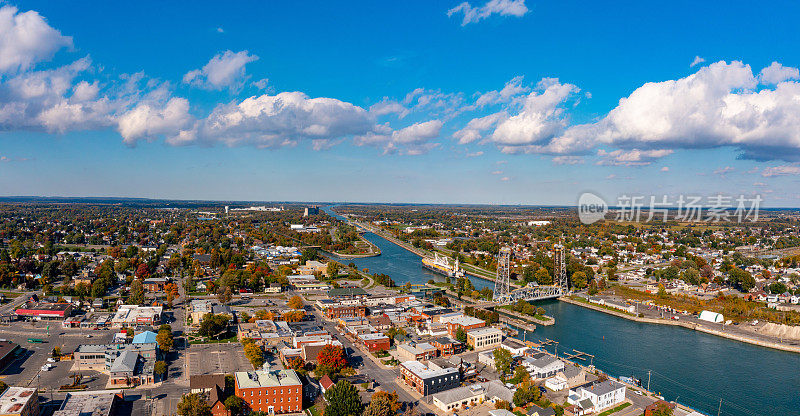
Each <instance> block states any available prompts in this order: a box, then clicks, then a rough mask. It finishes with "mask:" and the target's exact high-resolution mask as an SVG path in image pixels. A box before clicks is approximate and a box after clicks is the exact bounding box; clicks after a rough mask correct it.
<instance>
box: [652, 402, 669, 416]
mask: <svg viewBox="0 0 800 416" xmlns="http://www.w3.org/2000/svg"><path fill="white" fill-rule="evenodd" d="M650 415H651V416H672V415H673V411H672V408H671V407H669V405H668V404H666V403H664V402H658V403H657V404H656V406H655V409H653V411H652V412H650Z"/></svg>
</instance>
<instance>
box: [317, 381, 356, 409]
mask: <svg viewBox="0 0 800 416" xmlns="http://www.w3.org/2000/svg"><path fill="white" fill-rule="evenodd" d="M325 400H326V401H327V402H328V406H327V407H326V408H325V416H360V415H361V412H362V411H363V409H364V406H363V405H362V404H361V397H360V396H359V395H358V391H357V390H356V388H355V386H353V384H351V383H349V382H347V381H345V380H339V382H338V383H336V385H335V386H333V387H332V388H331V389H330V390H328V391H326V392H325Z"/></svg>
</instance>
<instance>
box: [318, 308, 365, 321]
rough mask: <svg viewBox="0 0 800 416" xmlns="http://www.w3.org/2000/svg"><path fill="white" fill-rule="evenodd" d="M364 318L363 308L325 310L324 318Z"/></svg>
mask: <svg viewBox="0 0 800 416" xmlns="http://www.w3.org/2000/svg"><path fill="white" fill-rule="evenodd" d="M365 316H367V308H366V307H365V306H334V307H330V308H328V309H325V317H326V318H328V319H339V318H363V317H365Z"/></svg>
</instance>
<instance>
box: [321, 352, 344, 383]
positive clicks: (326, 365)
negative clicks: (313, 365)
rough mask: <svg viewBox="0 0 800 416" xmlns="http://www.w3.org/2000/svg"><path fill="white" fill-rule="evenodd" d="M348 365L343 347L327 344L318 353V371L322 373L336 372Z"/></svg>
mask: <svg viewBox="0 0 800 416" xmlns="http://www.w3.org/2000/svg"><path fill="white" fill-rule="evenodd" d="M346 366H347V359H346V358H345V356H344V350H343V349H342V347H338V346H336V345H326V346H324V347H323V348H322V350H321V351H320V352H319V354H318V355H317V373H319V375H320V376H322V375H331V374H336V373H338V372H339V371H342V369H343V368H345V367H346Z"/></svg>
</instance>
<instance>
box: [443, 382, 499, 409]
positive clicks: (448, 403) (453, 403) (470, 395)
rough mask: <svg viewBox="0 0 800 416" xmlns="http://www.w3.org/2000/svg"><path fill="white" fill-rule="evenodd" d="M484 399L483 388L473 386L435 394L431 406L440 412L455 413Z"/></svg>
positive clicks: (478, 385)
mask: <svg viewBox="0 0 800 416" xmlns="http://www.w3.org/2000/svg"><path fill="white" fill-rule="evenodd" d="M485 398H486V395H485V391H484V388H483V386H481V385H480V384H473V385H471V386H464V387H457V388H454V389H450V390H446V391H443V392H440V393H436V394H434V395H433V404H434V405H435V406H436V407H438V408H439V409H441V410H442V411H445V412H455V411H457V410H459V409H462V408H465V407H467V406H475V405H478V404H481V403H483V401H484V400H485Z"/></svg>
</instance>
